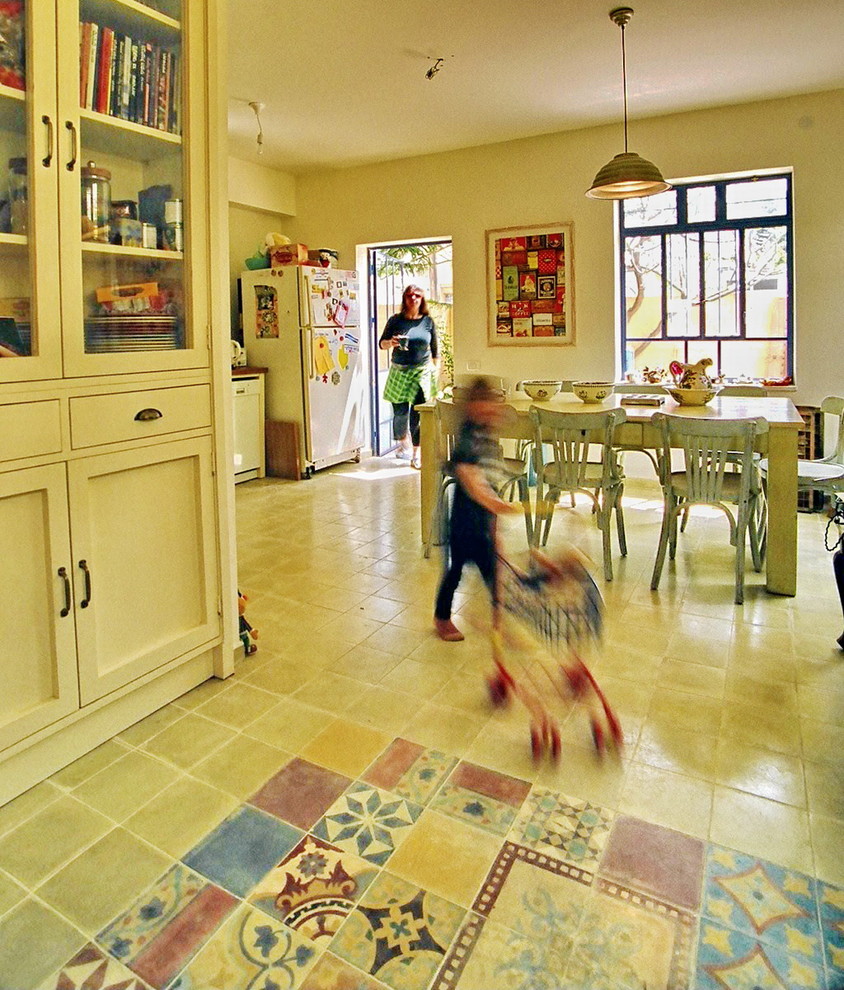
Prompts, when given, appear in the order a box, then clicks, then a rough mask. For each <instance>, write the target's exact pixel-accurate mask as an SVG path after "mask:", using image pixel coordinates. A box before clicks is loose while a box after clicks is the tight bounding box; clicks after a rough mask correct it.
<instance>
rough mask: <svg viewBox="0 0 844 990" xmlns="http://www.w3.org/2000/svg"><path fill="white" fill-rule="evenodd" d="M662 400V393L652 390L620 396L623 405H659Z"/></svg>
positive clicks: (663, 398) (663, 400) (663, 399)
mask: <svg viewBox="0 0 844 990" xmlns="http://www.w3.org/2000/svg"><path fill="white" fill-rule="evenodd" d="M664 402H665V396H664V395H658V394H656V393H653V392H631V393H630V394H629V395H622V397H621V404H622V405H623V406H661V405H662V404H663V403H664Z"/></svg>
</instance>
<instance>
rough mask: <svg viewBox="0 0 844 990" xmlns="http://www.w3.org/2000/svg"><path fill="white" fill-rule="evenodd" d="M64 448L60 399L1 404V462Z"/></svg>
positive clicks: (49, 452) (39, 455)
mask: <svg viewBox="0 0 844 990" xmlns="http://www.w3.org/2000/svg"><path fill="white" fill-rule="evenodd" d="M61 449H62V428H61V406H60V404H59V400H58V399H48V400H45V401H44V402H14V403H11V404H9V405H7V406H2V405H0V461H14V460H17V459H18V458H20V457H41V456H43V455H44V454H57V453H59V452H60V451H61Z"/></svg>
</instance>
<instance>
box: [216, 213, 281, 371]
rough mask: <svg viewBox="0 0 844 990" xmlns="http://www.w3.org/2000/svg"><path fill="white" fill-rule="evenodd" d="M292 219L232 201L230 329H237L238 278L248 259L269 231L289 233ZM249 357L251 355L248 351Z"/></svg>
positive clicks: (230, 221) (230, 220)
mask: <svg viewBox="0 0 844 990" xmlns="http://www.w3.org/2000/svg"><path fill="white" fill-rule="evenodd" d="M289 220H290V218H289V217H283V216H279V215H278V214H273V213H264V212H262V211H261V210H253V209H250V208H248V207H245V206H235V205H234V204H233V203H229V278H230V282H231V293H232V302H231V330H232V336H234V335H235V330H236V329H237V277H238V275H240V273H241V272H242V271H243V269H244V268H245V267H246V265H245V264H244V262H245V259H246V258H249V257H251V256H252V255H253V254H254V253H255V251H256V250H257V249H258V248H259V247H261V246H262V245H263V243H264V238H265V237H266V236H267V234H268V233H269V232H270V231H274V232H278V233H286V230H285V227H286V226H287V224H288V222H289ZM246 356H247V358H248V357H249V354H248V353H247V355H246Z"/></svg>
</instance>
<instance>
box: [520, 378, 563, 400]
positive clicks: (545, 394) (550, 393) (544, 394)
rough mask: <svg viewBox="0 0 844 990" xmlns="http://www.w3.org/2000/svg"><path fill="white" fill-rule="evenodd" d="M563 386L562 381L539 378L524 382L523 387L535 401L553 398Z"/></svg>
mask: <svg viewBox="0 0 844 990" xmlns="http://www.w3.org/2000/svg"><path fill="white" fill-rule="evenodd" d="M562 387H563V383H562V382H551V381H548V382H546V381H540V380H539V379H534V380H531V381H527V382H522V389H523V390H524V391H525V392H527V394H528V395H529V396H530V397H531V398H532V399H533V400H534V401H535V402H546V401H547V400H548V399H551V398H553V397H554V396H555V395H556V394H557V392H559V391H560V389H561V388H562Z"/></svg>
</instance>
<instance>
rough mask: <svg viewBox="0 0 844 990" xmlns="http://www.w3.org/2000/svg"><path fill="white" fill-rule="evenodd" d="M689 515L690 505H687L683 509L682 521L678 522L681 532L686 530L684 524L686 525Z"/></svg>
mask: <svg viewBox="0 0 844 990" xmlns="http://www.w3.org/2000/svg"><path fill="white" fill-rule="evenodd" d="M690 515H691V512H690V507H689V506H688V505H687V506H686V507H685V508H684V509H683V521H682V522H681V523H680V532H681V533H685V532H686V526H687V525H688V522H689V516H690Z"/></svg>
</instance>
